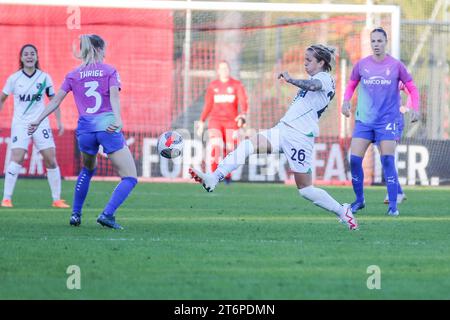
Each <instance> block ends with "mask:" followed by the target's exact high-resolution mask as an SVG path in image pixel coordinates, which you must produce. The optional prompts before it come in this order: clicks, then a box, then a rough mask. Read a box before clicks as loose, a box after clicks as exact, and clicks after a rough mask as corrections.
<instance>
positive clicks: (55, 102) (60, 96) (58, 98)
mask: <svg viewBox="0 0 450 320" xmlns="http://www.w3.org/2000/svg"><path fill="white" fill-rule="evenodd" d="M66 95H67V92H65V91H64V90H59V91H58V93H57V94H56V95H55V97H54V98H53V99H51V100H50V102H49V103H48V105H47V107H46V108H45V109H44V111H42V113H41V114H40V116H39V117H38V118H37V119H36V120H35V121H33V122H31V123H30V124H29V125H28V134H29V135H31V134H33V133H34V132H35V131H36V129H37V128H38V127H39V125H40V124H41V122H42V120H44V119H45V118H47V117H48V116H49V115H50V114H51V113H53V111H55V110H56V109H58V107H59V105H60V104H61V102H62V101H63V100H64V98H65V97H66Z"/></svg>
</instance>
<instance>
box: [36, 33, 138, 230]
mask: <svg viewBox="0 0 450 320" xmlns="http://www.w3.org/2000/svg"><path fill="white" fill-rule="evenodd" d="M78 57H79V58H80V59H81V60H82V61H83V63H82V64H81V66H79V67H78V68H76V69H74V70H72V71H71V72H69V73H68V74H67V75H66V78H65V80H64V83H63V84H62V86H61V89H60V90H59V92H58V93H57V94H56V96H55V98H54V99H53V100H52V101H51V102H50V103H49V105H48V106H47V108H46V110H45V111H44V112H42V113H41V115H40V116H39V118H38V119H37V120H36V121H35V122H33V123H31V124H30V125H29V132H30V133H32V132H34V131H35V130H36V128H37V126H38V125H39V123H40V122H41V121H42V120H43V119H45V118H46V117H47V116H48V115H49V114H51V113H52V112H53V111H54V110H56V109H57V108H58V107H59V105H60V104H61V102H62V101H63V100H64V98H65V96H66V95H67V93H68V92H69V91H72V92H73V96H74V98H75V103H76V105H77V108H78V113H79V119H78V126H77V130H76V136H77V140H78V146H79V149H80V151H81V154H82V156H83V165H84V167H83V169H82V170H81V172H80V174H79V176H78V180H77V183H76V185H75V192H74V202H73V213H72V216H71V218H70V224H71V225H73V226H79V225H80V224H81V211H82V207H83V203H84V200H85V199H86V196H87V193H88V190H89V184H90V181H91V178H92V176H93V175H94V173H95V170H96V165H97V153H98V150H99V146H100V145H102V146H103V150H104V151H105V153H106V154H107V155H108V158H109V159H111V161H112V163H113V166H114V168H116V170H117V171H118V173H119V175H120V177H121V178H122V180H121V182H120V183H119V184H118V186H117V187H116V188H115V189H114V192H113V194H112V196H111V198H110V200H109V202H108V203H107V205H106V207H105V209H104V210H103V212H102V213H101V214H100V216H99V217H98V218H97V222H98V223H99V224H101V225H103V226H105V227H109V228H113V229H122V227H121V226H120V225H119V224H118V223H117V222H116V220H115V212H116V210H117V208H118V207H119V206H120V205H121V204H122V203H123V202H124V201H125V199H126V198H127V197H128V195H129V194H130V192H131V191H132V190H133V188H134V187H135V186H136V183H137V172H136V165H135V163H134V159H133V156H132V155H131V152H130V150H129V149H128V147H127V146H126V143H125V139H124V137H123V134H122V132H121V128H122V118H121V115H120V100H119V91H120V78H119V74H118V73H117V71H116V69H115V68H114V67H112V66H110V65H107V64H104V63H103V59H104V57H105V42H104V40H103V39H102V38H101V37H99V36H98V35H81V36H80V54H79V56H78Z"/></svg>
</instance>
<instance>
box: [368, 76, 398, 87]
mask: <svg viewBox="0 0 450 320" xmlns="http://www.w3.org/2000/svg"><path fill="white" fill-rule="evenodd" d="M363 83H364V84H365V85H382V86H383V85H385V86H389V85H390V84H391V83H392V80H390V79H385V78H383V77H381V76H374V77H370V78H369V79H363Z"/></svg>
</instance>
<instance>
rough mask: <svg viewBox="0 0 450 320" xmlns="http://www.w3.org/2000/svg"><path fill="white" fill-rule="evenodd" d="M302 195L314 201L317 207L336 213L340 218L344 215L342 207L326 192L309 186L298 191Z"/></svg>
mask: <svg viewBox="0 0 450 320" xmlns="http://www.w3.org/2000/svg"><path fill="white" fill-rule="evenodd" d="M298 191H299V193H300V195H301V196H302V197H303V198H305V199H308V200H309V201H312V203H314V204H315V205H316V206H318V207H321V208H323V209H325V210H328V211H331V212H334V213H335V214H336V215H337V216H338V217H340V216H341V214H343V211H344V209H343V207H342V205H341V204H340V203H339V202H337V201H336V200H334V199H333V198H332V197H331V196H330V195H329V194H328V193H327V192H326V191H325V190H323V189H320V188H315V187H313V186H309V187H306V188H302V189H299V190H298Z"/></svg>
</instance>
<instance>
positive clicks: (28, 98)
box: [19, 93, 42, 102]
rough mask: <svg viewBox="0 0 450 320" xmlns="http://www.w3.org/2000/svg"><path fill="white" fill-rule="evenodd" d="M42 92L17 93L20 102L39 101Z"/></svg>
mask: <svg viewBox="0 0 450 320" xmlns="http://www.w3.org/2000/svg"><path fill="white" fill-rule="evenodd" d="M41 98H42V94H40V93H39V94H21V95H19V100H20V102H28V101H41Z"/></svg>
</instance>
